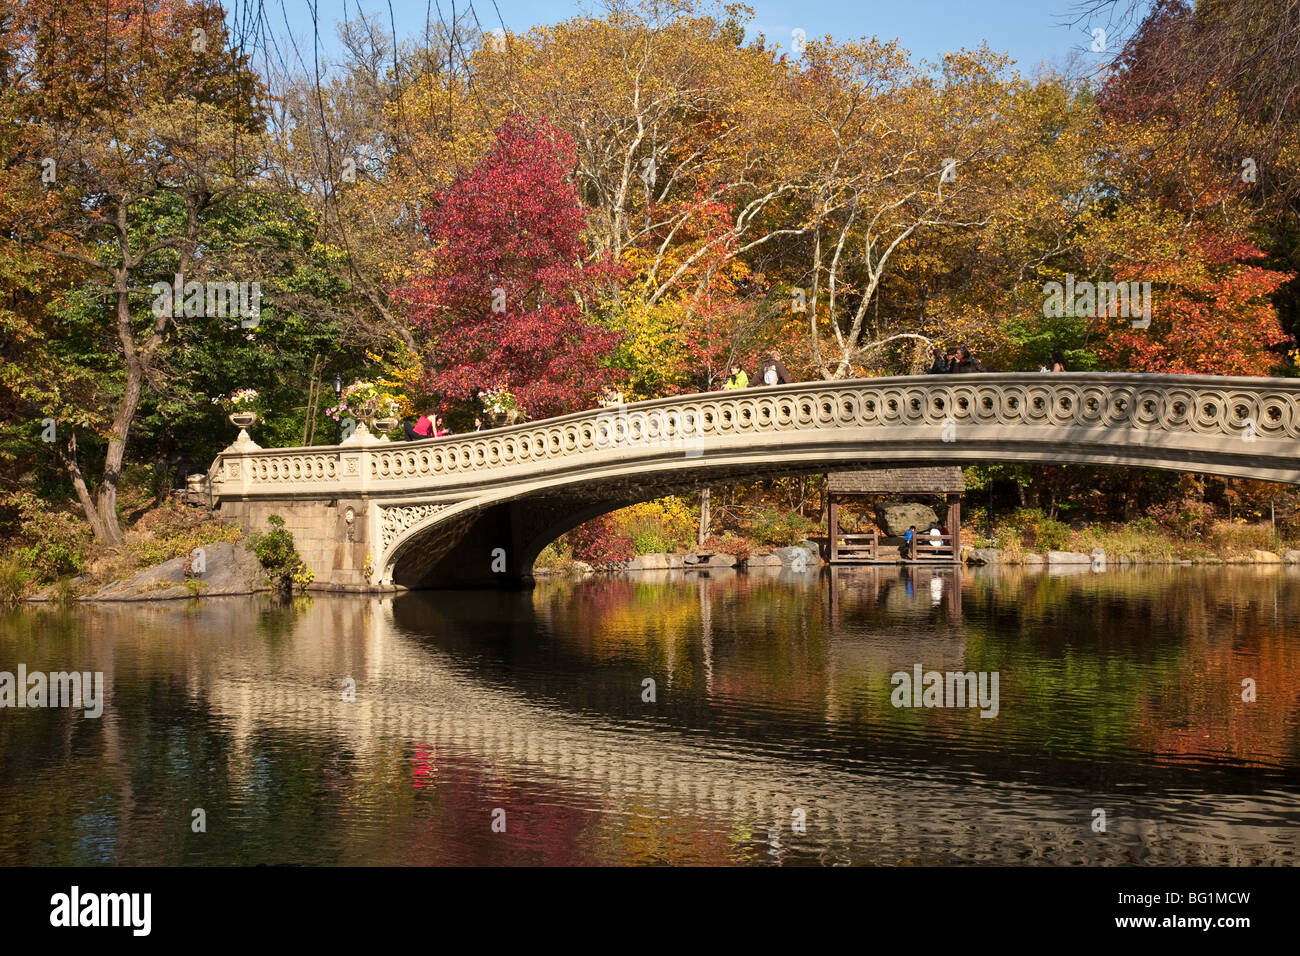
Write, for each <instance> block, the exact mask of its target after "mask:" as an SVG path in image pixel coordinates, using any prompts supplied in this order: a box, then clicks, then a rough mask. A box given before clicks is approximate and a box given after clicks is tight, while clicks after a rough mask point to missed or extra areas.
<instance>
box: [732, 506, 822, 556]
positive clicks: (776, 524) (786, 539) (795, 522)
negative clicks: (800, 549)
mask: <svg viewBox="0 0 1300 956" xmlns="http://www.w3.org/2000/svg"><path fill="white" fill-rule="evenodd" d="M740 531H741V533H742V534H743V535H744V536H745V537H746V538H750V539H752V540H753V541H759V542H762V543H763V544H768V545H774V546H775V547H778V548H782V547H788V546H790V545H795V544H799V543H800V542H801V541H803V540H804V539H805V538H807V537H808V536H809V535H810V534H814V533H816V531H817V524H816V523H815V522H813V521H810V520H808V519H807V518H805V517H803V516H802V515H800V514H799V513H798V512H797V511H785V510H779V509H777V508H773V507H766V508H761V509H757V510H755V511H753V512H752V513H751V514H750V515H749V516H748V517H746V518H745V519H744V520H743V521H741V524H740Z"/></svg>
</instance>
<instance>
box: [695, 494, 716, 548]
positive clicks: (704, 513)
mask: <svg viewBox="0 0 1300 956" xmlns="http://www.w3.org/2000/svg"><path fill="white" fill-rule="evenodd" d="M710 497H712V496H711V495H710V493H709V489H708V488H705V489H704V490H703V491H701V492H700V530H699V533H698V534H697V535H696V536H695V544H696V545H697V546H699V547H703V545H704V542H705V541H707V540H708V539H709V498H710Z"/></svg>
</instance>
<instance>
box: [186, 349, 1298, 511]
mask: <svg viewBox="0 0 1300 956" xmlns="http://www.w3.org/2000/svg"><path fill="white" fill-rule="evenodd" d="M836 446H839V447H841V448H842V449H843V450H844V454H832V452H833V451H834V449H835V447H836ZM764 452H768V453H770V455H771V456H773V457H776V458H790V459H791V460H794V459H796V458H802V457H804V456H808V455H813V456H816V455H817V454H819V453H822V454H827V455H828V456H829V457H828V458H827V464H834V461H835V459H838V458H844V459H846V460H847V459H853V458H855V457H856V458H857V460H865V459H869V458H873V457H879V458H882V459H887V460H927V461H928V460H948V461H955V462H961V461H982V460H987V461H1007V460H1030V461H1045V462H1052V461H1057V462H1063V461H1079V462H1096V463H1115V464H1134V465H1139V466H1147V467H1156V468H1186V469H1187V470H1191V471H1208V472H1216V473H1220V474H1237V475H1247V476H1251V477H1258V478H1261V479H1268V480H1277V481H1290V482H1297V483H1300V461H1297V458H1300V379H1261V378H1219V377H1211V376H1146V375H1130V374H1105V373H1080V374H1074V373H1067V374H1044V373H1015V374H984V375H970V376H909V377H897V378H878V379H858V380H848V381H835V382H810V383H797V384H792V385H782V386H773V387H765V388H756V389H747V390H739V391H730V392H710V393H707V394H699V395H687V396H677V397H673V398H666V399H657V400H652V401H647V402H639V403H636V404H634V405H628V406H625V407H623V408H620V409H602V410H593V411H588V412H579V413H575V414H572V415H567V416H563V417H560V418H554V419H548V420H544V421H539V422H534V423H527V424H522V425H516V426H512V427H508V428H500V429H493V430H491V431H488V432H479V433H474V434H472V435H464V436H448V437H444V438H440V439H432V440H426V441H420V442H397V443H389V442H376V443H373V444H367V445H354V446H330V447H320V446H317V447H313V448H285V449H260V450H254V451H248V452H243V453H237V454H232V453H223V454H222V455H221V456H220V457H219V458H218V459H217V461H216V462H215V463H214V468H213V472H212V479H213V491H214V494H215V495H216V496H217V497H218V498H222V497H231V496H234V497H241V498H247V497H260V496H272V497H284V496H292V497H296V496H310V497H329V496H333V495H337V494H340V493H360V494H383V495H387V494H410V493H412V492H419V491H430V490H434V489H437V490H439V491H458V490H459V491H464V490H469V489H471V488H481V487H482V486H483V485H484V484H488V483H493V482H496V481H500V480H516V479H522V480H528V479H531V478H536V477H537V476H539V475H543V474H549V473H557V472H569V471H571V470H573V469H575V468H582V467H584V466H590V465H600V464H605V465H619V464H622V465H624V466H631V465H633V464H635V463H637V462H645V461H649V460H654V461H658V462H664V461H666V460H669V459H677V458H680V459H686V461H683V462H681V464H682V465H683V466H686V467H691V466H704V467H707V466H708V465H709V463H710V460H714V456H718V455H722V456H725V457H727V458H729V459H732V460H734V459H735V458H736V456H737V455H744V454H746V453H748V454H758V455H760V456H761V455H762V454H763V453H764ZM690 459H699V460H698V461H696V462H691V461H689V460H690Z"/></svg>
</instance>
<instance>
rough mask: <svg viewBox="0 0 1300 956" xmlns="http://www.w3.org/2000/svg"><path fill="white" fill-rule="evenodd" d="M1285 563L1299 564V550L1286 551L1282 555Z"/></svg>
mask: <svg viewBox="0 0 1300 956" xmlns="http://www.w3.org/2000/svg"><path fill="white" fill-rule="evenodd" d="M1282 560H1284V561H1285V562H1286V563H1287V564H1300V551H1288V552H1287V553H1286V554H1284V555H1283V556H1282Z"/></svg>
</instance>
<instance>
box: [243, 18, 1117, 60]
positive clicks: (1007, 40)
mask: <svg viewBox="0 0 1300 956" xmlns="http://www.w3.org/2000/svg"><path fill="white" fill-rule="evenodd" d="M243 2H247V0H243ZM433 2H434V0H391V6H392V11H393V19H395V20H396V23H397V33H398V36H399V37H402V36H409V35H412V34H415V33H418V32H420V31H421V30H422V28H423V25H424V22H425V17H426V12H427V11H430V9H432V16H433V18H434V19H436V18H437V11H438V9H439V6H440V7H441V10H442V12H443V14H444V15H447V16H449V15H450V13H451V9H452V5H451V0H436V5H433V6H432V7H431V4H433ZM1079 3H1080V0H970V2H965V3H962V2H952V0H949V2H943V0H858V2H853V0H798V2H794V0H778V2H762V0H758V2H754V0H750V3H749V6H751V7H753V9H754V12H755V16H754V21H753V24H752V26H751V29H752V30H756V31H761V32H763V33H764V34H765V35H766V36H767V37H768V39H769V40H770V41H774V42H775V41H778V40H779V41H780V42H781V43H782V45H784V46H785V47H787V48H789V46H790V40H791V35H792V31H794V30H795V29H801V30H803V31H804V33H805V34H806V35H807V36H808V37H819V36H822V35H824V34H826V33H829V34H831V35H832V36H833V37H835V38H836V39H839V40H846V39H855V38H858V37H863V36H873V35H874V36H879V37H881V38H883V39H894V38H898V39H899V40H901V41H902V43H903V45H904V46H905V47H907V48H908V49H909V50H911V51H912V53H913V54H914V55H916V56H918V57H922V58H925V59H931V60H933V59H937V58H938V57H939V56H940V55H941V54H943V53H945V52H947V51H949V50H955V49H959V48H961V47H963V46H964V47H976V46H978V45H979V44H980V43H981V42H982V41H987V42H988V44H989V45H990V46H991V47H992V48H993V49H995V50H998V51H1005V52H1007V53H1009V54H1011V56H1012V57H1014V58H1015V60H1016V61H1017V62H1018V64H1019V66H1020V69H1021V70H1022V71H1025V72H1030V71H1032V70H1033V68H1034V67H1035V66H1036V65H1037V64H1039V63H1048V64H1056V65H1064V64H1065V62H1066V61H1067V59H1068V57H1069V56H1070V54H1071V52H1072V51H1073V52H1082V51H1087V50H1088V48H1089V46H1090V45H1091V43H1092V36H1091V33H1090V30H1089V28H1090V27H1101V28H1105V29H1108V30H1109V33H1110V40H1109V45H1112V46H1113V44H1114V38H1115V35H1116V32H1117V31H1116V28H1115V26H1114V25H1113V24H1107V23H1106V22H1104V20H1101V19H1097V20H1094V21H1091V22H1083V23H1078V24H1073V23H1071V21H1072V20H1074V18H1075V17H1076V16H1077V14H1078V5H1079ZM281 5H282V9H283V12H282V11H281ZM467 6H469V3H468V2H467V0H460V2H457V3H456V9H457V11H463V10H464V9H465V8H466V7H467ZM473 6H474V9H475V11H476V12H477V14H478V17H479V21H480V22H481V23H482V24H483V26H484V27H485V28H486V29H491V28H493V27H496V26H499V25H500V24H501V23H502V22H504V24H505V26H506V27H507V28H509V29H511V30H513V31H518V32H522V31H524V30H526V29H528V28H529V27H531V26H535V25H536V24H539V23H554V22H556V21H558V20H563V19H566V18H568V17H571V16H574V15H576V14H577V13H579V12H580V8H581V7H586V8H587V9H591V5H590V4H581V5H580V4H579V3H576V2H573V0H495V3H493V0H477V2H475V3H474V4H473ZM313 8H314V9H315V10H316V15H317V18H318V20H319V23H320V35H321V52H322V55H324V56H326V57H328V56H331V55H333V54H335V53H337V51H338V49H339V45H338V43H337V41H336V39H335V34H334V26H333V25H334V22H335V21H336V20H341V19H343V18H344V16H345V15H346V16H349V17H351V16H355V15H356V12H357V10H358V9H363V10H365V11H366V12H367V13H372V14H375V15H377V16H379V17H381V18H382V21H383V22H384V23H388V22H389V0H271V2H268V3H267V5H266V10H267V14H268V16H269V17H270V19H271V23H272V26H273V27H274V28H275V30H276V32H277V33H280V34H283V32H284V30H285V27H284V23H285V21H286V19H287V21H288V23H289V25H290V28H291V29H292V31H293V34H294V36H295V38H296V40H297V42H298V44H299V47H300V49H301V50H302V52H303V55H304V56H310V53H309V51H310V50H311V37H312V32H313V31H312V9H313ZM498 11H499V16H498Z"/></svg>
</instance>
